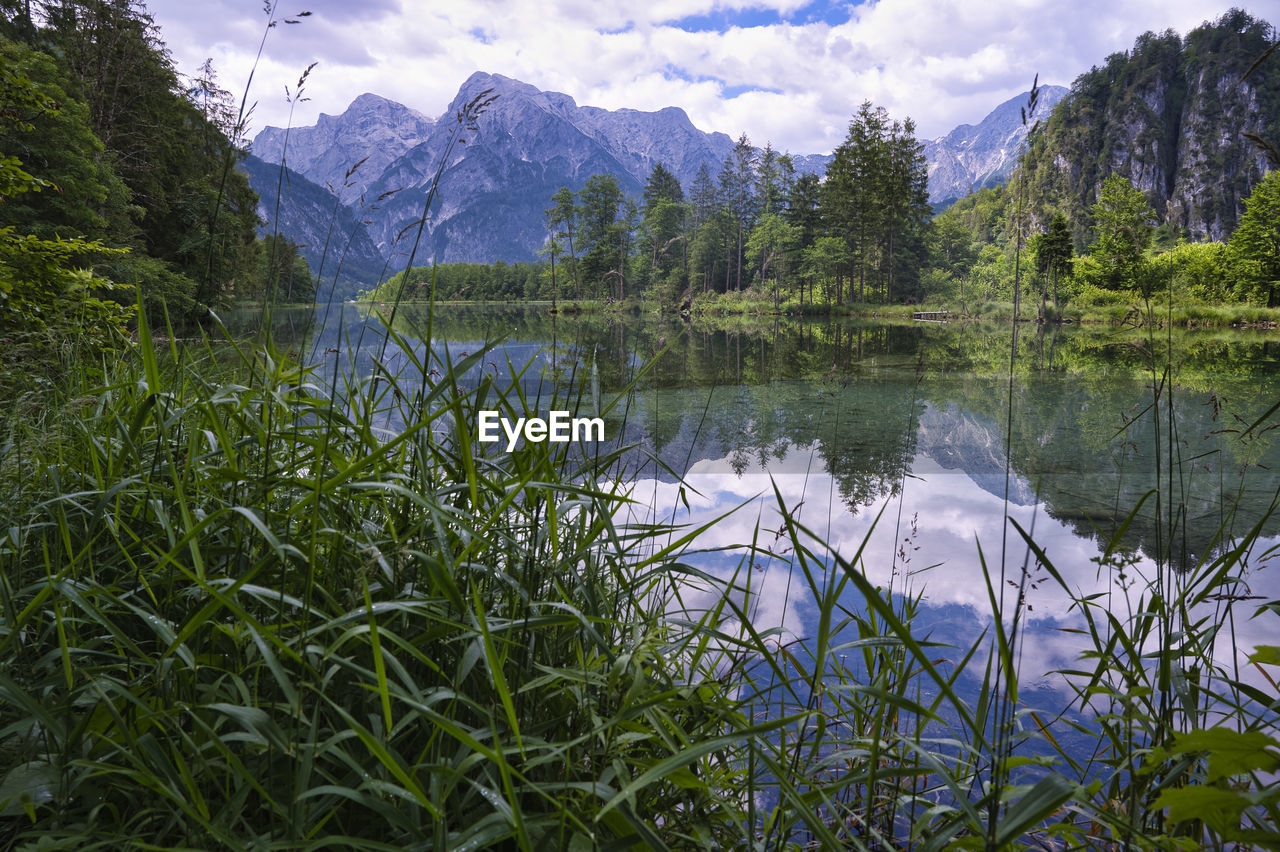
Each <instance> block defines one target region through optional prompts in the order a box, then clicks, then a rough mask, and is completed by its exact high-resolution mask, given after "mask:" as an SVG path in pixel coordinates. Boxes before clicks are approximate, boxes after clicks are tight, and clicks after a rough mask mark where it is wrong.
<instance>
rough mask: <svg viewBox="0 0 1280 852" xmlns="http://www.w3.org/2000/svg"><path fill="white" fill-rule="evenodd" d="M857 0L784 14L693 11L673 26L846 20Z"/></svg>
mask: <svg viewBox="0 0 1280 852" xmlns="http://www.w3.org/2000/svg"><path fill="white" fill-rule="evenodd" d="M856 5H858V4H856V3H839V2H832V0H814V2H812V3H809V4H807V5H805V6H802V7H801V8H799V9H797V10H796V11H794V12H789V13H787V14H785V15H784V14H782V13H781V12H779V11H778V10H777V9H769V8H754V9H740V10H739V9H717V10H715V11H714V12H709V13H707V14H705V15H690V16H689V17H687V18H680V19H679V20H675V21H670V22H669V24H670V26H673V27H676V28H677V29H681V30H684V31H685V32H687V33H705V32H718V33H722V32H724V31H725V30H728V29H730V28H731V27H740V28H742V29H747V28H750V27H772V26H777V25H778V24H793V25H796V26H802V25H804V24H812V23H826V24H831V25H835V24H843V23H844V22H846V21H848V20H849V17H850V16H851V14H852V11H851V10H852V9H853V7H854V6H856Z"/></svg>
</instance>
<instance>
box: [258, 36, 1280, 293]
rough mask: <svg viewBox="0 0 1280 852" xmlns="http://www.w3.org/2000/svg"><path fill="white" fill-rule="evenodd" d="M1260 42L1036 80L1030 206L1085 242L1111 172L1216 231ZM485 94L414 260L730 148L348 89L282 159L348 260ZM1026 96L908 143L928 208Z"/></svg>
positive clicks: (1259, 106)
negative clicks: (1060, 216) (433, 109)
mask: <svg viewBox="0 0 1280 852" xmlns="http://www.w3.org/2000/svg"><path fill="white" fill-rule="evenodd" d="M1274 37H1275V36H1274V32H1273V31H1272V30H1271V28H1270V27H1269V26H1268V25H1266V24H1264V23H1261V22H1258V21H1255V20H1253V19H1252V18H1250V17H1249V16H1248V15H1246V14H1244V13H1243V12H1232V13H1229V14H1228V15H1227V16H1225V17H1224V18H1223V19H1221V20H1220V21H1218V22H1216V23H1215V24H1212V25H1206V26H1203V27H1201V28H1199V29H1197V30H1195V31H1193V32H1192V33H1191V34H1189V35H1188V36H1187V37H1186V38H1185V39H1183V38H1180V37H1179V36H1178V35H1177V34H1175V33H1173V32H1166V33H1164V34H1161V35H1156V34H1152V33H1148V34H1147V35H1144V36H1143V37H1142V38H1140V39H1139V40H1138V43H1137V44H1136V45H1135V47H1134V49H1133V51H1132V52H1129V53H1123V54H1116V55H1114V56H1112V57H1110V58H1108V60H1107V61H1106V63H1104V65H1103V66H1101V67H1099V68H1094V69H1093V70H1092V71H1090V72H1088V73H1086V74H1084V75H1082V76H1081V77H1080V78H1079V79H1078V80H1076V82H1075V84H1074V85H1073V86H1072V88H1071V90H1070V91H1069V92H1068V90H1065V89H1062V88H1061V87H1057V86H1044V87H1042V89H1041V92H1042V94H1041V99H1040V106H1039V108H1038V109H1037V115H1035V116H1032V118H1039V117H1042V116H1046V115H1048V118H1047V120H1046V122H1045V125H1044V127H1043V128H1042V129H1041V131H1040V132H1039V133H1038V134H1037V137H1036V138H1035V140H1033V148H1032V152H1031V155H1030V156H1029V159H1028V171H1027V175H1028V178H1029V183H1028V186H1029V188H1030V189H1031V191H1032V197H1033V198H1035V199H1037V200H1038V203H1039V206H1040V212H1041V213H1043V214H1047V212H1048V211H1049V210H1051V209H1052V210H1056V209H1061V210H1064V211H1065V212H1067V213H1068V214H1069V217H1070V218H1071V219H1072V221H1073V222H1075V223H1076V228H1077V240H1078V242H1080V243H1081V244H1083V243H1085V242H1087V241H1088V237H1089V234H1090V232H1089V230H1088V217H1087V213H1088V209H1089V207H1090V206H1091V205H1092V203H1093V201H1094V197H1095V195H1096V192H1097V188H1098V187H1099V186H1100V185H1101V183H1102V181H1103V179H1105V178H1106V176H1107V175H1109V174H1111V173H1112V172H1117V173H1119V174H1122V175H1124V176H1126V177H1129V178H1130V179H1131V180H1133V182H1134V183H1135V184H1136V185H1137V186H1138V187H1139V188H1141V189H1143V190H1144V191H1145V192H1147V194H1148V197H1149V198H1150V200H1151V202H1152V204H1153V206H1154V207H1155V208H1156V210H1157V211H1158V212H1159V213H1160V215H1161V216H1162V217H1163V218H1165V219H1167V220H1168V221H1169V222H1170V223H1171V224H1172V225H1174V226H1175V227H1177V228H1181V229H1183V230H1185V231H1186V232H1187V233H1188V234H1190V235H1192V236H1194V237H1197V238H1205V237H1211V238H1221V237H1223V236H1225V235H1226V234H1228V233H1229V232H1230V231H1231V229H1232V228H1233V227H1234V224H1235V220H1236V217H1237V216H1238V214H1239V211H1240V201H1241V199H1242V198H1243V197H1244V196H1245V195H1247V193H1248V191H1249V189H1251V188H1252V186H1253V184H1254V183H1255V182H1256V181H1257V180H1258V178H1259V177H1260V175H1261V174H1262V173H1263V171H1264V170H1265V165H1266V164H1265V161H1264V159H1263V156H1262V154H1261V152H1260V151H1259V150H1258V149H1257V148H1255V147H1253V145H1252V143H1250V142H1249V141H1248V140H1247V139H1246V138H1245V137H1244V136H1242V135H1241V134H1242V132H1250V133H1257V134H1261V135H1263V136H1269V137H1270V138H1273V139H1275V138H1280V132H1277V131H1280V62H1271V63H1264V65H1263V67H1260V68H1259V69H1257V70H1256V71H1255V72H1254V74H1253V75H1252V76H1251V77H1250V78H1249V79H1247V80H1244V81H1241V77H1242V76H1243V75H1244V72H1245V71H1246V70H1247V69H1248V68H1249V66H1250V64H1251V63H1252V62H1253V61H1254V59H1256V58H1257V57H1258V55H1260V53H1261V51H1262V50H1263V49H1265V47H1266V46H1267V45H1268V44H1269V43H1270V42H1269V41H1268V38H1270V39H1274ZM486 90H489V91H490V93H491V94H496V95H497V96H498V97H497V98H496V100H494V101H493V103H492V105H491V106H490V107H489V109H488V111H487V112H486V113H485V114H484V115H483V116H482V117H481V119H480V121H479V122H478V128H477V130H476V131H475V132H470V131H469V132H466V133H463V134H462V135H463V136H464V137H466V142H465V144H458V145H457V146H456V147H454V148H453V151H452V154H451V155H450V158H449V162H447V163H445V165H444V169H443V171H442V173H441V181H440V186H439V194H438V200H437V201H436V202H435V203H433V205H432V209H431V211H430V214H429V215H428V216H427V218H426V221H425V224H424V227H423V228H422V233H423V238H424V239H423V242H422V243H421V244H420V245H419V247H418V253H417V258H418V259H419V260H418V262H427V261H429V260H430V259H431V258H433V257H434V258H435V259H437V260H439V261H442V262H449V261H493V260H507V261H515V260H530V259H533V258H534V257H536V253H537V251H538V249H540V248H541V247H542V245H543V243H544V241H545V238H546V228H545V224H544V211H545V210H546V208H547V207H548V206H549V205H550V198H551V196H552V195H553V194H554V193H555V192H556V191H557V190H558V189H560V188H561V187H566V186H567V187H569V188H570V189H572V190H575V191H576V190H578V189H580V188H582V186H583V185H584V184H585V183H586V181H587V179H588V178H589V177H591V176H592V175H594V174H598V173H602V172H607V173H610V174H612V175H614V176H615V177H616V178H617V179H618V181H619V184H620V185H621V187H622V189H623V191H624V192H626V193H628V194H631V195H639V193H640V192H641V187H642V186H643V184H644V181H645V180H646V178H647V177H648V175H649V172H650V170H651V169H652V167H653V165H654V164H655V163H657V162H662V163H663V164H664V165H666V166H667V167H668V168H669V169H671V170H672V171H673V172H674V173H675V174H676V176H677V177H678V178H679V179H680V181H681V183H683V184H684V185H685V186H686V188H687V187H689V185H690V184H691V182H692V180H693V178H694V176H695V174H696V173H697V171H698V168H699V167H700V166H701V165H703V164H704V163H705V164H707V165H708V166H709V167H710V168H711V170H712V173H713V174H714V173H716V172H718V171H719V167H720V164H721V163H722V162H723V161H724V159H725V157H726V156H727V155H728V154H729V152H730V151H731V149H732V147H733V140H732V139H731V138H730V137H729V136H728V135H726V134H724V133H704V132H703V131H701V130H699V129H697V128H696V127H694V126H693V124H692V123H691V122H690V120H689V117H688V116H687V115H686V114H685V113H684V111H683V110H680V109H677V108H674V107H669V108H667V109H663V110H659V111H657V112H640V111H637V110H628V109H623V110H612V111H610V110H604V109H599V108H597V107H589V106H579V105H578V104H577V103H576V102H575V101H574V100H573V98H571V97H569V96H568V95H564V94H560V93H557V92H544V91H540V90H539V89H537V88H535V87H534V86H530V85H528V84H526V83H522V82H520V81H518V80H512V79H510V78H507V77H503V76H500V75H496V74H485V73H475V74H473V75H472V76H471V77H470V78H468V79H467V81H466V82H465V83H464V84H463V86H462V88H461V89H460V90H459V92H458V94H457V96H456V97H455V98H454V101H453V103H451V104H450V105H449V107H448V109H447V110H446V111H445V112H444V113H443V114H442V116H441V117H440V118H439V119H435V120H433V119H430V118H428V117H426V116H424V115H422V114H421V113H419V112H416V111H414V110H412V109H410V108H408V107H405V106H402V105H400V104H396V103H394V102H392V101H388V100H386V99H384V98H380V97H378V96H376V95H368V94H367V95H362V96H361V97H359V98H357V99H356V100H355V101H354V102H353V103H352V104H351V106H350V107H349V108H348V109H347V110H346V111H345V112H344V113H343V114H342V115H339V116H328V115H322V116H321V118H320V120H319V121H318V122H317V124H316V125H315V126H314V127H303V128H294V129H292V130H291V131H289V133H288V152H287V153H288V156H287V160H286V162H287V164H288V165H289V166H290V168H292V169H293V170H295V171H296V172H298V173H299V176H300V178H302V179H305V180H306V181H308V182H309V183H310V184H311V185H312V186H314V187H316V188H320V190H321V191H322V192H325V191H332V192H333V193H336V194H337V196H338V198H339V199H340V200H341V201H342V202H343V205H344V207H345V213H344V214H343V215H344V216H345V217H346V218H345V220H344V221H345V222H346V224H347V226H349V227H352V228H355V229H356V230H357V231H362V232H363V233H359V234H355V235H354V236H353V237H352V245H353V246H356V245H359V246H360V249H359V251H358V252H357V253H356V255H358V256H359V257H360V258H362V260H360V261H359V263H361V264H363V265H364V266H366V267H368V268H370V269H372V268H373V266H374V265H375V264H374V263H372V257H371V256H367V255H370V250H369V245H373V246H375V247H376V251H377V252H378V253H379V254H380V256H381V257H382V258H389V259H390V261H391V264H392V266H393V267H398V266H399V265H400V264H402V263H403V262H404V260H405V258H406V256H407V254H408V252H409V251H410V244H411V243H412V240H413V238H414V237H415V236H416V234H417V231H418V228H417V227H416V224H417V223H418V222H419V221H420V220H422V218H423V209H424V204H425V202H426V195H427V192H428V189H429V187H430V185H431V181H432V179H433V177H434V175H435V173H436V170H437V168H439V166H440V163H441V159H442V157H443V155H444V152H445V151H446V150H447V149H448V148H449V144H450V139H451V136H452V135H454V134H456V133H458V130H459V129H458V127H457V124H456V121H455V120H454V115H455V114H456V112H457V111H458V110H459V109H460V108H461V107H462V106H463V105H464V104H466V103H467V102H469V101H470V100H471V99H472V98H474V97H475V96H476V95H478V94H479V93H480V92H482V91H486ZM1025 101H1026V98H1025V96H1020V97H1017V98H1013V99H1011V100H1009V101H1007V102H1005V103H1004V104H1001V105H1000V106H998V107H997V108H996V109H994V110H993V111H992V112H991V113H990V114H989V115H988V116H987V117H986V118H984V119H983V120H982V121H981V122H980V123H979V124H977V125H974V126H971V125H961V126H960V127H957V128H956V129H955V130H953V131H952V132H951V133H948V134H947V135H946V136H943V137H941V138H939V139H935V140H932V141H928V142H925V143H924V144H925V156H926V160H927V161H928V163H929V197H930V200H931V201H933V202H934V203H935V204H941V203H945V202H946V201H948V200H950V199H953V198H956V197H959V196H962V195H965V194H967V193H968V192H970V191H971V190H973V189H976V188H979V187H983V186H989V185H993V184H999V183H1001V182H1004V181H1006V180H1007V179H1008V177H1009V175H1010V173H1011V172H1012V171H1013V169H1014V167H1015V164H1016V161H1017V157H1018V154H1019V152H1020V150H1021V148H1022V146H1023V144H1024V142H1025V137H1026V133H1027V128H1026V126H1024V125H1023V123H1022V117H1021V107H1022V106H1023V104H1024V103H1025ZM1051 109H1052V113H1051V115H1049V113H1050V110H1051ZM284 141H285V132H284V131H283V130H281V129H279V128H266V129H265V130H263V131H262V132H261V133H260V134H259V135H258V137H257V138H256V139H255V140H254V142H253V152H254V154H255V155H257V156H258V157H261V158H262V159H263V160H265V161H267V162H279V160H280V157H281V151H282V147H283V145H284ZM827 160H829V156H825V155H800V156H796V157H795V162H796V164H797V167H798V168H799V170H801V171H814V172H821V171H822V169H823V168H824V166H825V163H826V161H827ZM356 164H359V167H358V168H357V169H356V170H355V171H354V172H352V171H351V169H352V167H353V166H355V165H356ZM249 171H250V173H251V175H252V174H255V173H256V172H260V171H263V170H261V169H250V170H249ZM263 173H264V174H265V177H264V178H262V179H258V178H255V180H254V186H255V188H256V189H258V191H259V192H260V193H261V194H263V195H264V196H266V195H267V194H268V193H272V196H271V197H273V198H274V194H273V193H274V187H275V183H276V179H275V178H274V177H273V176H272V175H270V174H267V173H266V172H263ZM295 183H297V182H296V181H295ZM305 195H306V197H307V200H306V202H305V203H300V206H297V207H295V208H292V209H290V210H289V211H288V212H287V213H286V214H282V215H281V223H282V228H283V230H285V232H286V233H292V231H293V230H295V229H296V230H297V231H298V234H304V235H305V238H304V236H298V235H295V239H297V240H298V241H299V242H305V243H308V244H309V245H310V244H311V242H312V240H314V239H315V238H316V236H317V235H318V233H319V230H320V225H319V224H318V222H310V221H306V220H308V218H309V217H310V216H312V215H313V214H315V213H317V212H319V211H324V213H323V218H322V219H321V220H320V221H322V222H328V221H329V218H330V216H331V211H329V210H328V208H327V207H326V205H324V204H321V203H320V200H321V199H320V198H319V197H318V196H315V193H314V192H313V191H311V190H308V191H307V193H305ZM288 203H291V202H288V201H286V204H288ZM308 211H311V212H308ZM268 212H270V211H268ZM304 221H305V224H304ZM369 283H372V282H369Z"/></svg>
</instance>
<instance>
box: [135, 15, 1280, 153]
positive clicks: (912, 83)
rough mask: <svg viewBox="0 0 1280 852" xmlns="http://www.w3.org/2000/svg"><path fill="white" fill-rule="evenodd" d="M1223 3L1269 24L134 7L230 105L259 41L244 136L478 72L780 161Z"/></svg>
mask: <svg viewBox="0 0 1280 852" xmlns="http://www.w3.org/2000/svg"><path fill="white" fill-rule="evenodd" d="M273 3H274V4H275V17H276V19H278V21H279V23H278V24H277V25H276V26H275V27H272V28H270V29H267V27H266V24H267V22H268V20H269V18H268V15H267V13H266V12H265V11H264V4H265V5H272V4H273ZM1232 6H1237V7H1241V8H1244V9H1245V10H1246V11H1248V12H1249V13H1250V14H1251V15H1253V16H1254V17H1257V18H1261V19H1263V20H1266V21H1269V22H1271V23H1273V24H1277V25H1280V0H1236V2H1229V0H1073V2H1064V1H1063V0H866V2H861V3H840V2H825V0H817V2H810V0H649V2H643V0H628V2H622V0H465V2H453V0H450V1H449V2H421V0H198V2H193V0H149V2H147V8H148V10H149V11H150V12H151V14H152V16H153V17H154V19H155V21H156V23H157V25H158V26H159V28H160V36H161V38H162V39H163V40H164V41H165V43H166V44H167V45H168V47H169V50H170V51H171V53H172V55H173V58H174V61H175V63H176V64H177V66H178V70H179V71H180V72H182V73H186V74H192V73H194V72H195V71H196V70H197V69H198V68H199V66H200V65H201V63H203V62H204V61H205V60H206V59H209V58H211V59H212V60H213V65H214V68H215V69H216V70H217V72H218V75H219V81H220V83H221V85H222V86H223V88H226V89H228V90H230V91H231V92H233V93H234V94H235V95H236V96H237V98H238V97H239V96H240V95H241V94H242V93H243V92H244V90H245V86H246V81H247V80H248V79H249V73H250V69H251V68H252V67H253V62H254V58H255V56H256V55H257V53H258V50H259V45H260V44H263V35H264V33H265V34H266V40H265V46H264V47H263V50H262V57H261V60H260V62H259V64H258V66H257V70H256V71H255V72H254V77H253V81H252V84H251V86H250V88H249V101H250V102H251V103H253V102H256V104H257V107H256V109H255V111H254V113H253V118H252V125H251V128H250V136H251V137H252V135H253V134H255V133H256V132H257V131H258V130H260V129H261V128H262V127H263V126H266V125H275V126H283V125H284V124H286V122H288V121H289V113H290V109H291V108H292V110H293V117H292V123H293V125H294V126H303V125H310V124H314V123H315V120H316V117H317V116H318V114H320V113H322V112H323V113H328V114H331V115H336V114H339V113H341V112H342V111H343V110H344V109H345V108H346V106H347V105H348V104H349V103H350V102H351V101H352V100H354V99H355V98H356V97H357V96H358V95H360V94H362V93H364V92H374V93H375V94H379V95H382V96H383V97H387V98H390V99H391V100H395V101H399V102H400V103H403V104H405V105H406V106H409V107H412V108H414V109H416V110H418V111H420V112H423V113H425V114H427V115H430V116H439V115H441V114H442V113H444V112H445V110H446V109H447V107H448V105H449V103H450V101H451V100H452V99H453V97H454V95H456V94H457V91H458V88H459V86H461V85H462V82H463V81H464V80H466V79H467V77H468V76H470V75H471V74H472V73H473V72H475V71H487V72H490V73H495V74H502V75H505V76H508V77H513V78H515V79H518V80H522V81H524V82H526V83H530V84H532V85H534V86H537V87H538V88H540V89H544V90H550V91H557V92H564V93H566V94H568V95H570V96H571V97H573V98H574V99H575V100H576V101H577V102H578V104H579V105H590V106H598V107H604V108H606V109H619V108H623V107H629V108H632V109H641V110H658V109H662V108H663V107H668V106H677V107H681V108H683V109H684V110H685V112H687V113H688V114H689V117H690V119H691V120H692V121H693V123H694V124H695V125H696V126H697V127H698V128H700V129H702V130H704V131H717V130H718V131H722V132H724V133H727V134H729V135H730V136H733V137H735V138H736V137H737V136H738V135H739V134H740V133H744V132H745V133H746V134H747V135H748V137H749V138H750V139H751V141H752V142H753V143H755V144H756V145H760V146H763V145H764V143H765V142H771V143H772V144H773V146H774V147H775V148H777V149H779V150H782V151H789V152H791V153H794V154H815V153H828V152H830V151H831V150H832V149H833V148H834V147H835V146H837V145H838V144H840V142H841V141H842V140H843V138H844V135H845V133H846V131H847V129H848V124H849V119H850V117H851V116H852V115H853V113H854V111H855V110H856V109H857V108H858V106H859V104H861V103H862V102H863V101H864V100H870V101H872V102H873V103H875V104H876V105H878V106H883V107H885V108H886V109H887V110H888V111H889V113H890V115H891V116H893V117H894V118H897V119H904V118H908V117H910V118H911V119H913V120H914V121H915V123H916V135H917V138H921V139H932V138H936V137H938V136H942V135H945V134H946V133H947V132H948V131H950V130H951V129H952V128H954V127H955V126H957V125H959V124H964V123H969V124H976V123H978V122H979V121H980V120H981V119H982V118H983V116H985V115H986V114H987V113H988V112H990V111H991V110H992V109H993V108H994V107H996V106H997V105H999V104H1000V103H1002V102H1004V101H1005V100H1008V99H1009V98H1011V97H1015V96H1017V95H1019V94H1020V93H1022V92H1025V91H1026V90H1027V89H1028V88H1029V87H1030V84H1031V82H1032V80H1033V79H1034V78H1035V76H1036V75H1037V74H1038V75H1039V79H1040V82H1041V83H1042V84H1045V83H1052V84H1057V85H1064V86H1069V85H1070V84H1071V82H1072V80H1074V79H1075V78H1076V76H1077V75H1079V74H1080V73H1082V72H1084V71H1087V70H1088V69H1089V68H1090V67H1091V66H1094V65H1098V64H1101V63H1102V62H1103V61H1104V60H1105V58H1106V57H1107V56H1108V55H1110V54H1112V53H1116V52H1118V51H1123V50H1127V49H1129V48H1130V47H1132V45H1133V41H1134V39H1135V38H1136V37H1137V36H1139V35H1141V34H1142V33H1144V32H1146V31H1148V30H1154V31H1156V32H1161V31H1163V30H1166V29H1173V30H1175V31H1176V32H1178V33H1180V34H1185V33H1186V32H1187V31H1189V30H1190V29H1193V28H1194V27H1195V26H1197V25H1199V24H1200V23H1202V22H1204V21H1206V20H1212V19H1214V18H1216V17H1218V16H1219V15H1221V14H1222V13H1223V12H1224V11H1226V10H1227V9H1229V8H1231V7H1232ZM302 11H307V12H310V13H311V14H310V15H308V16H305V17H299V16H297V14H296V13H298V12H302ZM287 19H288V20H295V21H297V22H298V23H294V24H289V23H285V21H286V20H287ZM313 62H314V63H317V64H316V66H315V68H314V70H313V71H312V72H311V74H310V76H309V77H308V79H307V81H306V84H305V86H304V87H303V90H302V93H301V96H299V95H297V94H296V89H297V82H298V78H299V76H300V75H301V74H302V72H303V70H304V69H305V68H307V67H308V66H309V65H310V64H311V63H313ZM286 87H287V89H288V91H289V92H290V93H291V94H292V96H293V100H294V101H295V102H294V103H292V104H291V103H290V102H289V101H288V100H287V99H286ZM304 99H305V100H304Z"/></svg>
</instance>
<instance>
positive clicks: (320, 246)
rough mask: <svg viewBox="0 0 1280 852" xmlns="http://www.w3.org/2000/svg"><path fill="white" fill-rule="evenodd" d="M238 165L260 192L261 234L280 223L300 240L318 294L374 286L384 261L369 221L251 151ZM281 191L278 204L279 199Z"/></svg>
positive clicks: (352, 291) (349, 292)
mask: <svg viewBox="0 0 1280 852" xmlns="http://www.w3.org/2000/svg"><path fill="white" fill-rule="evenodd" d="M240 168H241V169H242V170H243V171H244V172H245V173H246V174H247V175H248V176H249V184H250V185H251V186H252V187H253V188H254V191H256V192H257V193H258V196H259V197H258V214H259V215H260V216H261V217H262V218H263V220H264V221H265V222H267V223H274V224H267V225H266V226H264V228H263V229H262V232H263V233H271V232H272V230H273V229H274V228H276V227H278V228H279V230H280V233H282V234H285V235H286V236H288V237H289V238H290V239H291V240H293V241H294V242H296V243H298V244H299V245H298V252H299V254H301V255H302V256H303V257H304V258H306V260H307V264H308V265H309V266H310V267H311V274H312V275H316V276H319V278H320V285H319V286H318V287H317V288H316V294H317V298H318V299H319V300H320V301H326V300H327V299H328V295H329V294H330V293H331V292H332V293H333V294H334V295H335V296H337V298H339V299H347V298H351V297H352V296H354V295H355V294H356V292H357V291H358V290H361V289H367V288H369V287H370V286H372V285H373V284H374V283H375V282H376V281H377V280H378V279H379V278H380V277H381V276H382V275H383V268H384V267H385V265H386V263H385V261H384V259H383V256H382V252H381V251H380V250H379V249H378V247H377V246H376V245H374V243H373V240H371V239H370V238H369V233H368V232H367V231H366V230H365V225H364V224H363V223H362V222H361V221H360V220H359V219H357V218H356V215H355V213H354V212H353V211H352V210H351V209H350V208H349V207H346V206H345V205H343V204H340V203H335V199H334V197H333V195H332V194H331V193H329V192H328V191H327V190H326V189H323V188H321V187H319V186H316V184H314V183H313V182H311V181H309V180H307V179H306V178H305V177H303V176H302V175H300V174H298V173H297V172H295V171H293V170H292V169H286V170H285V171H284V173H283V174H282V173H281V171H280V166H279V164H276V163H268V162H266V161H265V160H262V159H260V158H258V157H255V156H253V155H249V156H248V157H246V158H245V161H244V162H243V163H241V165H240ZM277 196H278V197H279V204H277Z"/></svg>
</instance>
